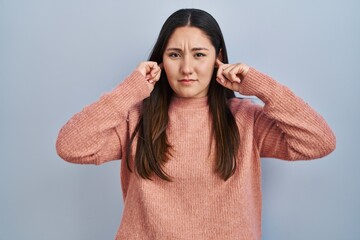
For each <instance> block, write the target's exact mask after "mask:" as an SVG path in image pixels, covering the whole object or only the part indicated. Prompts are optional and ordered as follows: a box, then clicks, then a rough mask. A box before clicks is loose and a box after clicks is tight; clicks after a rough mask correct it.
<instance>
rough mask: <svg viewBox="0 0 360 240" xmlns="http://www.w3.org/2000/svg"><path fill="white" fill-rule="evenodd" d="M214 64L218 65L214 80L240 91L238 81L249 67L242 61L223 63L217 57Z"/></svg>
mask: <svg viewBox="0 0 360 240" xmlns="http://www.w3.org/2000/svg"><path fill="white" fill-rule="evenodd" d="M216 66H217V67H218V70H217V74H216V80H217V81H218V82H219V83H220V84H221V85H223V86H224V87H226V88H228V89H231V90H233V91H237V92H240V83H241V81H242V80H244V78H245V76H246V74H247V73H248V71H249V69H250V67H249V66H248V65H246V64H244V63H235V64H224V63H222V62H221V61H220V60H218V59H217V60H216Z"/></svg>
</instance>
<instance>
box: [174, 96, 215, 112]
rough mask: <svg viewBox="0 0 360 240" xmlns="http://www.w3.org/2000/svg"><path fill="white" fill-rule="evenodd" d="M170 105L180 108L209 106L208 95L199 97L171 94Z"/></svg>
mask: <svg viewBox="0 0 360 240" xmlns="http://www.w3.org/2000/svg"><path fill="white" fill-rule="evenodd" d="M170 105H171V106H172V107H176V108H182V109H194V108H203V107H207V106H209V104H208V97H207V96H205V97H200V98H181V97H176V96H173V97H172V98H171V102H170Z"/></svg>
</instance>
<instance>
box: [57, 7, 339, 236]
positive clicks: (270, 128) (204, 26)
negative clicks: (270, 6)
mask: <svg viewBox="0 0 360 240" xmlns="http://www.w3.org/2000/svg"><path fill="white" fill-rule="evenodd" d="M234 91H236V92H239V93H241V94H243V95H255V96H257V97H259V98H260V99H261V100H262V101H263V102H264V103H265V106H264V107H261V106H258V105H255V104H253V103H251V102H250V101H248V100H243V99H238V98H235V95H234ZM56 147H57V151H58V154H59V155H60V156H61V157H62V158H63V159H65V160H66V161H69V162H73V163H81V164H102V163H105V162H107V161H110V160H114V159H122V162H121V186H122V191H123V197H124V211H123V215H122V221H121V224H120V227H119V229H118V232H117V235H116V239H132V240H134V239H142V240H144V239H237V240H238V239H260V238H261V187H260V184H261V171H260V157H270V158H279V159H285V160H300V159H303V160H305V159H315V158H320V157H323V156H325V155H327V154H329V153H330V152H331V151H333V150H334V148H335V136H334V134H333V133H332V131H331V130H330V128H329V126H328V125H327V124H326V122H325V121H324V119H323V118H322V117H321V116H320V115H319V114H317V113H316V112H315V111H314V110H313V109H311V108H310V107H309V106H308V105H307V104H306V103H305V102H304V101H302V100H301V99H300V98H298V97H297V96H295V95H294V94H293V93H292V92H291V91H290V90H289V89H288V88H286V87H284V86H282V85H280V84H279V83H277V82H276V81H275V80H273V79H272V78H270V77H268V76H266V75H264V74H262V73H260V72H259V71H257V70H255V69H254V68H250V67H249V66H247V65H246V64H228V57H227V52H226V47H225V43H224V39H223V36H222V33H221V30H220V28H219V26H218V24H217V22H216V21H215V19H214V18H213V17H212V16H211V15H209V14H208V13H206V12H204V11H202V10H197V9H182V10H179V11H177V12H175V13H173V14H172V15H171V16H170V17H169V18H168V19H167V20H166V22H165V23H164V25H163V27H162V29H161V31H160V34H159V37H158V40H157V42H156V44H155V46H154V48H153V51H152V54H151V56H150V59H149V61H146V62H141V63H140V64H139V65H138V67H137V68H136V69H135V70H134V71H133V72H132V73H131V74H130V75H129V76H128V77H127V78H126V79H125V80H124V81H123V82H122V83H121V84H119V85H118V86H117V87H116V88H115V89H114V90H113V91H111V92H109V93H107V94H105V95H103V96H102V97H101V98H100V99H99V100H98V101H96V102H95V103H93V104H91V105H89V106H87V107H85V108H84V109H83V110H82V111H81V112H79V113H77V114H76V115H74V116H73V117H72V118H71V119H70V120H69V121H68V123H66V124H65V126H64V127H63V128H62V129H61V130H60V133H59V136H58V140H57V144H56Z"/></svg>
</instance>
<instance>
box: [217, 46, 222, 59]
mask: <svg viewBox="0 0 360 240" xmlns="http://www.w3.org/2000/svg"><path fill="white" fill-rule="evenodd" d="M217 59H218V60H220V62H223V53H222V49H221V48H220V51H219V54H218V55H217Z"/></svg>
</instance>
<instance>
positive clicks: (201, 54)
mask: <svg viewBox="0 0 360 240" xmlns="http://www.w3.org/2000/svg"><path fill="white" fill-rule="evenodd" d="M205 56H206V55H205V54H204V53H201V52H199V53H195V57H196V58H201V57H205Z"/></svg>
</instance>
